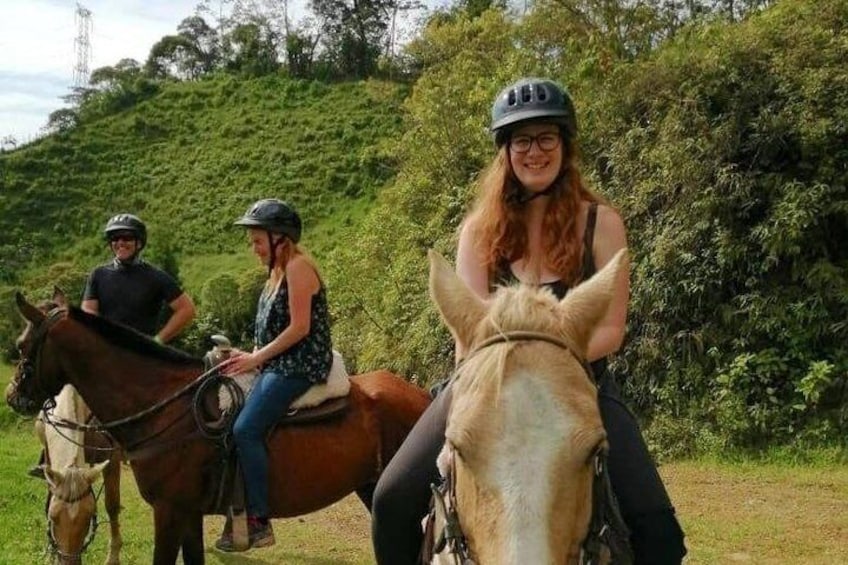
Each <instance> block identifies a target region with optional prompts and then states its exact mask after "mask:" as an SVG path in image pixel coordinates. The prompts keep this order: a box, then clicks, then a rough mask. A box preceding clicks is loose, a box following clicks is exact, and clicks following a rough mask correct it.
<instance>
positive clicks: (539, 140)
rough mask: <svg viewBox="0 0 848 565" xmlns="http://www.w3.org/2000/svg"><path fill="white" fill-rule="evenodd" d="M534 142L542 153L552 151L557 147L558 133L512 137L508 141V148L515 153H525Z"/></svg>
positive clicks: (558, 141) (550, 132) (548, 132)
mask: <svg viewBox="0 0 848 565" xmlns="http://www.w3.org/2000/svg"><path fill="white" fill-rule="evenodd" d="M534 141H535V142H536V145H538V146H539V149H541V150H542V151H553V150H554V149H556V148H557V147H559V143H560V136H559V133H556V132H552V131H547V132H544V133H540V134H539V135H514V136H512V137H511V138H510V140H509V148H510V150H512V151H514V152H516V153H527V152H528V151H530V148H531V147H532V146H533V142H534Z"/></svg>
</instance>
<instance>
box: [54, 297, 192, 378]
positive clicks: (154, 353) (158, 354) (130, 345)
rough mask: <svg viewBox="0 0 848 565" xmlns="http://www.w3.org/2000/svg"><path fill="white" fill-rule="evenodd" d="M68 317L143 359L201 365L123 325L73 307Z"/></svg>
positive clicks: (184, 353) (183, 353) (182, 353)
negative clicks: (149, 358) (150, 358)
mask: <svg viewBox="0 0 848 565" xmlns="http://www.w3.org/2000/svg"><path fill="white" fill-rule="evenodd" d="M68 316H69V317H70V318H72V319H73V320H75V321H77V322H79V323H81V324H82V325H84V326H86V327H87V328H89V329H90V330H92V331H94V332H95V333H97V334H98V335H99V336H100V337H102V338H103V339H105V340H106V341H108V342H109V343H111V344H112V345H115V346H117V347H120V348H123V349H127V350H129V351H132V352H134V353H138V354H139V355H144V356H145V357H152V358H154V359H159V360H161V361H167V362H169V363H175V364H178V365H202V364H203V361H202V360H201V359H200V358H199V357H194V356H192V355H189V354H188V353H186V352H184V351H180V350H179V349H174V348H173V347H167V346H163V345H159V344H158V343H156V342H155V341H153V340H152V339H150V338H149V337H148V336H146V335H144V334H143V333H141V332H138V331H136V330H134V329H132V328H130V327H128V326H125V325H123V324H118V323H116V322H112V321H111V320H107V319H106V318H103V317H100V316H95V315H93V314H89V313H88V312H84V311H82V310H80V309H79V308H77V307H75V306H70V307H68Z"/></svg>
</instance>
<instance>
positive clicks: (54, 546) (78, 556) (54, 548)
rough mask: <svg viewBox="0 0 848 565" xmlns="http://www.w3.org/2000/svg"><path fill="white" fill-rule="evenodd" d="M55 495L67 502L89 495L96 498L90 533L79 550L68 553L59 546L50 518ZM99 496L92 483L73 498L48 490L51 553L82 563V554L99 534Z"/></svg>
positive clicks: (77, 500) (47, 508)
mask: <svg viewBox="0 0 848 565" xmlns="http://www.w3.org/2000/svg"><path fill="white" fill-rule="evenodd" d="M100 492H103V488H102V487H101V489H100ZM54 496H55V497H56V498H57V499H58V500H61V501H62V502H64V503H66V504H74V503H77V502H79V501H81V500H83V499H84V498H86V497H88V496H90V497H92V498H93V499H94V513H93V514H92V515H91V521H90V522H89V524H88V533H87V535H86V537H85V541H84V542H83V544H82V547H80V549H79V551H77V552H76V553H68V552H65V551H62V549H61V548H60V547H59V542H57V541H56V536H55V534H54V533H53V520H51V519H50V499H52V498H53V497H54ZM99 498H100V493H95V492H94V487H92V486H91V485H89V486H88V489H87V490H85V491H83V492H82V494H80V495H79V496H77V497H74V498H72V499H69V498H62V497H60V496H57V495H55V494H53V492H52V491H50V490H48V491H47V502H46V503H45V505H44V514H45V515H46V516H47V550H48V551H49V552H50V554H51V555H53V556H54V557H58V558H60V559H64V560H65V561H69V562H71V563H82V556H83V554H84V553H85V550H87V549H88V546H89V545H91V542H93V541H94V536H95V535H97V526H98V525H99V524H100V522H99V521H98V520H97V501H98V499H99Z"/></svg>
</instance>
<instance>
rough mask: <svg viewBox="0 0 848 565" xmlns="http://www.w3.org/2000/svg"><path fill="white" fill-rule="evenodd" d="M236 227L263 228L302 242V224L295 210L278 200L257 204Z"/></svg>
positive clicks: (248, 210) (263, 201)
mask: <svg viewBox="0 0 848 565" xmlns="http://www.w3.org/2000/svg"><path fill="white" fill-rule="evenodd" d="M235 225H237V226H244V227H246V228H262V229H264V230H268V231H269V232H273V233H280V234H283V235H286V236H288V238H289V239H291V240H292V242H294V243H297V242H298V241H300V232H301V229H302V223H301V221H300V216H298V215H297V212H295V210H294V208H292V207H291V206H289V205H288V204H287V203H285V202H283V201H282V200H279V199H277V198H264V199H262V200H258V201H257V202H255V203H254V204H253V205H252V206H251V207H250V208H248V209H247V212H245V213H244V216H242V217H241V218H240V219H238V220H236V222H235Z"/></svg>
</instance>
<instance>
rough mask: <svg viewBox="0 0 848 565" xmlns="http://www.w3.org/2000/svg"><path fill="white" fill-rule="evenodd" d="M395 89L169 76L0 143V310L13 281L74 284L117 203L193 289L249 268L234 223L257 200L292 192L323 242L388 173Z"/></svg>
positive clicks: (309, 234)
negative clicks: (93, 111) (30, 140)
mask: <svg viewBox="0 0 848 565" xmlns="http://www.w3.org/2000/svg"><path fill="white" fill-rule="evenodd" d="M406 91H407V88H406V87H405V86H403V85H398V84H392V83H388V82H379V81H365V82H354V83H339V84H325V83H318V82H309V81H300V80H292V79H288V78H285V77H282V76H267V77H263V78H260V79H241V78H236V77H233V76H227V75H222V76H216V77H213V78H210V79H207V80H203V81H199V82H182V83H166V84H163V85H161V87H160V91H159V93H158V94H157V95H155V96H154V97H152V98H151V99H149V100H146V101H144V102H142V103H140V104H138V105H137V106H135V107H133V108H131V109H129V110H126V111H123V112H121V113H118V114H114V115H110V116H107V117H105V118H101V119H99V120H97V121H95V122H92V123H84V124H83V125H81V126H79V127H78V128H76V129H74V130H72V131H70V132H67V133H60V134H56V135H53V136H50V137H47V138H45V139H43V140H41V141H39V142H37V143H35V144H33V145H30V146H27V147H25V148H22V149H20V150H18V151H14V152H11V153H6V154H0V300H1V301H2V307H0V309H2V310H3V311H4V312H7V313H9V312H10V308H11V300H9V298H10V292H11V289H12V288H13V287H14V288H23V289H25V290H26V291H27V292H29V293H30V294H32V295H33V296H34V297H36V298H42V296H41V295H42V294H45V293H46V292H47V291H48V289H49V288H51V287H52V285H53V284H54V283H59V284H62V285H63V286H64V287H66V290H69V291H70V292H71V295H72V296H76V295H78V292H79V291H80V290H81V285H82V283H83V280H84V276H85V273H86V272H87V271H88V270H89V269H90V268H91V267H92V266H93V265H95V264H97V263H100V262H102V261H104V260H106V259H107V257H108V249H107V248H106V246H105V245H104V243H103V240H102V237H101V234H102V231H101V230H102V229H103V225H104V224H105V222H106V220H107V219H108V218H109V217H110V216H111V215H113V214H115V213H117V212H121V211H131V212H135V213H137V214H139V215H140V216H141V217H142V218H143V219H144V220H145V222H146V223H147V224H148V228H149V231H150V243H149V245H148V249H147V251H146V256H147V257H148V258H149V259H150V260H152V261H153V262H154V263H159V264H166V265H167V264H170V265H171V270H176V271H178V274H179V276H180V278H181V279H182V280H183V282H184V284H185V285H186V287H187V288H188V290H189V291H190V292H192V294H194V295H195V296H199V295H200V294H201V292H202V289H203V286H204V284H205V283H206V282H207V281H208V280H210V279H211V278H214V276H215V275H217V274H220V273H238V272H241V271H245V270H247V269H249V268H250V267H251V266H255V260H254V259H253V258H252V257H251V256H250V254H249V253H247V252H246V251H245V246H244V244H243V242H244V235H243V233H242V231H241V230H239V229H234V228H233V227H232V222H233V220H234V219H235V218H237V217H238V216H240V215H241V214H242V213H243V212H244V210H245V209H246V208H247V206H248V205H249V204H250V203H251V202H253V201H254V200H256V199H258V198H263V197H270V196H274V197H280V198H283V199H286V200H288V201H289V202H291V203H292V204H294V205H295V206H296V207H297V209H298V210H299V211H300V213H301V215H302V216H303V218H304V222H305V234H304V243H305V244H306V245H307V246H308V247H309V248H310V249H311V250H313V251H314V252H316V253H320V252H321V251H322V250H324V249H326V248H327V247H329V246H332V245H333V241H334V238H335V237H336V235H337V233H338V230H339V229H340V228H343V227H346V226H352V225H355V224H357V223H358V222H359V221H360V219H361V217H362V216H363V215H364V213H365V210H366V209H367V208H368V206H369V203H370V202H371V201H372V200H373V199H374V198H375V195H376V194H377V192H378V191H379V190H380V188H381V187H382V186H384V185H385V184H386V183H387V182H388V181H390V180H391V179H392V178H393V176H394V174H395V169H396V163H395V159H394V156H393V153H394V144H395V143H396V141H397V139H398V137H399V135H400V129H401V125H402V117H401V103H402V101H403V99H404V98H405V96H406V94H407V92H406ZM10 316H11V318H12V319H11V320H9V319H8V318H7V319H6V320H4V321H3V322H0V335H2V338H4V341H6V344H7V345H6V347H7V348H8V347H9V344H10V343H11V342H10V341H9V338H10V337H11V335H12V334H14V331H15V330H14V328H13V327H12V326H14V325H15V324H16V323H17V317H16V316H14V315H13V314H10Z"/></svg>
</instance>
